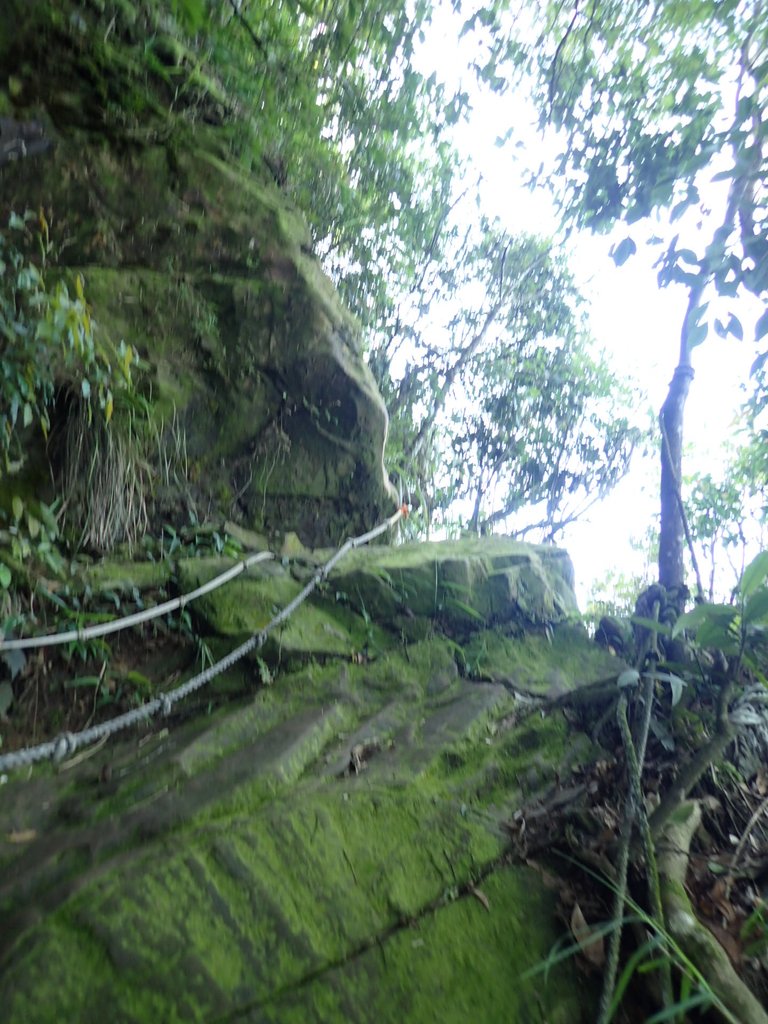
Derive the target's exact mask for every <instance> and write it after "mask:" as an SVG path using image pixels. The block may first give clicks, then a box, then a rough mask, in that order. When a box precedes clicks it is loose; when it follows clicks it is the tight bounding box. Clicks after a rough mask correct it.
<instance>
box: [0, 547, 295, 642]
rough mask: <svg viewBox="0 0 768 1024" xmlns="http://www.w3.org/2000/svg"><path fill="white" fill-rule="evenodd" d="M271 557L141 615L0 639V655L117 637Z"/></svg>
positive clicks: (265, 555) (264, 554)
mask: <svg viewBox="0 0 768 1024" xmlns="http://www.w3.org/2000/svg"><path fill="white" fill-rule="evenodd" d="M274 557H275V556H274V555H273V554H272V553H271V552H270V551H260V552H259V553H258V554H257V555H250V556H249V557H248V558H246V559H244V560H243V561H242V562H238V563H237V565H233V566H232V568H231V569H227V571H226V572H223V573H221V575H219V576H215V577H214V578H213V579H212V580H208V582H207V583H204V584H203V586H202V587H198V588H197V590H193V591H191V592H190V593H189V594H182V595H181V597H174V598H172V599H171V600H170V601H165V602H163V604H158V605H154V606H153V607H152V608H145V609H144V610H143V611H141V612H134V614H133V615H126V616H125V618H122V619H113V620H112V621H111V622H100V623H99V624H98V625H96V626H86V627H84V628H80V627H78V628H77V629H70V630H69V631H68V632H67V633H52V634H50V635H49V636H30V637H26V638H24V639H21V640H4V639H0V654H2V652H3V651H21V650H28V649H29V648H30V647H54V646H55V645H57V644H69V643H72V641H74V640H92V639H93V638H94V637H97V636H107V635H108V634H109V633H117V632H119V631H120V630H121V629H128V627H129V626H138V625H139V623H140V622H149V620H150V619H156V618H158V617H159V616H161V615H165V614H167V613H168V612H172V611H175V610H176V609H177V608H183V607H184V606H185V605H187V604H189V602H190V601H194V600H196V598H198V597H202V596H203V594H209V593H210V592H211V591H212V590H216V588H217V587H221V586H223V584H225V583H229V581H230V580H231V579H234V578H235V576H239V575H240V573H241V572H245V570H246V569H250V567H251V566H252V565H256V563H257V562H265V561H266V560H267V559H270V558H274Z"/></svg>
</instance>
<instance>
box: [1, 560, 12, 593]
mask: <svg viewBox="0 0 768 1024" xmlns="http://www.w3.org/2000/svg"><path fill="white" fill-rule="evenodd" d="M11 579H12V576H11V570H10V569H9V568H8V566H7V565H4V564H3V563H2V562H0V587H3V589H6V588H7V587H10V585H11Z"/></svg>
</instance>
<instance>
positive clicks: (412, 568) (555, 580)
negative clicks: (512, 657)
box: [330, 537, 576, 631]
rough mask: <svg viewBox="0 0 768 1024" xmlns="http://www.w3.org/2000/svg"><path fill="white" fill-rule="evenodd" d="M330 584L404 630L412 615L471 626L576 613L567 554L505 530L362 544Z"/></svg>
mask: <svg viewBox="0 0 768 1024" xmlns="http://www.w3.org/2000/svg"><path fill="white" fill-rule="evenodd" d="M330 583H331V584H332V585H333V587H334V589H335V591H336V593H339V594H343V595H345V597H346V598H347V599H348V600H349V602H350V603H351V604H353V605H356V607H357V608H359V609H364V610H365V612H366V613H367V614H368V615H370V616H371V617H373V618H374V620H375V621H377V622H381V623H387V622H388V623H391V624H392V626H393V628H395V629H397V628H402V629H406V631H410V627H409V623H408V620H409V619H413V618H427V619H440V620H443V621H445V622H446V623H447V624H449V626H452V627H454V628H457V627H458V628H462V629H469V630H472V629H477V628H478V626H479V625H481V624H483V623H485V622H508V621H512V620H519V621H522V622H528V623H530V622H557V621H561V620H562V619H564V618H566V617H568V616H569V615H573V614H574V613H575V612H576V602H575V599H574V596H573V589H572V587H573V567H572V565H571V562H570V559H569V558H568V556H567V554H566V553H565V552H564V551H561V550H560V549H558V548H555V547H551V546H545V545H531V544H523V543H521V542H519V541H515V540H510V539H507V538H504V537H490V538H487V539H484V540H482V541H481V540H478V539H475V540H471V539H467V540H461V541H437V542H432V543H421V544H402V545H398V546H395V547H390V548H386V549H381V548H377V547H376V548H362V549H359V550H357V551H353V552H351V553H350V555H348V556H347V557H346V558H345V559H344V560H343V562H341V563H340V564H339V565H338V566H337V567H336V568H335V569H334V571H333V572H332V574H331V577H330Z"/></svg>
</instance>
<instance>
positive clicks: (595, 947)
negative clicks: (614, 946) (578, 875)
mask: <svg viewBox="0 0 768 1024" xmlns="http://www.w3.org/2000/svg"><path fill="white" fill-rule="evenodd" d="M571 931H572V932H573V937H574V939H576V941H577V942H578V944H579V949H580V950H581V952H582V953H583V955H584V956H585V957H586V959H587V960H589V962H590V963H591V964H594V965H595V967H602V966H603V964H604V963H605V943H604V942H603V936H602V935H598V936H597V937H595V935H594V932H593V931H592V929H591V928H590V927H589V925H588V924H587V921H586V918H585V917H584V914H583V913H582V911H581V907H580V906H579V904H578V903H574V905H573V912H572V913H571Z"/></svg>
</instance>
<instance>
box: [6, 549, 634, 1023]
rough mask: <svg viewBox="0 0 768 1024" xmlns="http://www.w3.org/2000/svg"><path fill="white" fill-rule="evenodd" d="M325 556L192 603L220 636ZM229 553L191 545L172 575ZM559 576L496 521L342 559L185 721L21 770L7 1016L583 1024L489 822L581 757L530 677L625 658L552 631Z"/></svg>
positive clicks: (551, 935)
mask: <svg viewBox="0 0 768 1024" xmlns="http://www.w3.org/2000/svg"><path fill="white" fill-rule="evenodd" d="M327 557H328V556H327V555H326V554H324V553H319V552H314V553H313V552H310V551H304V550H299V551H298V553H297V555H296V557H295V558H288V557H286V558H283V559H280V560H274V561H270V562H266V563H261V564H259V565H256V566H254V567H252V568H251V569H250V570H248V571H247V572H245V573H243V574H241V575H240V576H238V577H237V578H235V579H234V580H233V581H231V582H230V583H229V584H227V585H225V586H224V587H222V588H220V589H218V590H216V591H214V592H212V593H211V594H210V595H206V596H204V597H203V598H201V599H200V600H199V601H198V602H195V605H194V606H192V607H193V614H194V616H195V622H196V623H197V626H198V629H199V630H200V631H201V634H202V635H203V636H204V637H206V638H207V642H209V643H210V645H211V646H212V647H213V648H214V649H215V650H216V651H217V652H220V653H224V651H225V650H227V649H229V648H231V647H232V646H234V645H236V644H238V643H240V642H241V641H242V639H243V638H244V637H245V636H250V635H252V634H253V633H255V632H258V631H259V630H260V629H262V628H263V627H264V625H265V624H266V622H267V621H268V620H269V619H270V618H271V617H272V616H273V615H274V614H275V613H276V612H277V611H279V610H280V609H282V608H284V607H285V606H286V605H287V604H288V603H289V602H290V601H292V600H293V599H294V597H295V596H296V595H297V594H298V593H299V592H300V591H301V589H302V587H304V586H305V584H306V583H307V581H308V580H309V579H311V578H312V577H313V575H314V574H315V573H316V572H317V569H318V567H319V566H320V565H322V564H323V562H324V560H325V559H326V558H327ZM230 564H231V563H230V562H228V561H227V560H226V559H187V560H182V562H181V563H180V564H179V565H178V566H176V567H175V575H174V579H173V582H174V584H175V586H177V587H178V589H179V590H180V591H182V592H188V591H189V590H192V589H194V588H195V587H197V586H199V585H200V584H202V583H204V582H206V581H207V580H209V579H211V578H213V577H214V576H216V575H218V574H219V573H221V572H222V571H223V570H224V569H225V568H227V567H228V566H229V565H230ZM105 571H106V570H105ZM109 571H110V572H111V571H113V570H109ZM126 572H127V574H128V575H130V570H124V569H123V567H121V570H120V573H119V574H118V575H123V574H125V573H126ZM569 574H570V567H569V563H568V561H567V558H566V557H565V556H564V555H563V554H562V553H560V552H557V551H556V549H553V548H530V547H527V546H525V545H519V544H515V543H514V542H510V541H505V540H503V539H502V540H499V541H493V542H485V541H482V542H480V541H468V542H467V541H463V542H452V543H443V544H429V545H423V546H418V545H404V546H402V547H400V548H384V547H378V548H372V549H370V550H367V551H365V552H361V551H358V552H354V553H352V554H351V555H350V556H349V561H348V562H342V563H341V564H340V566H339V568H338V571H336V572H334V573H333V574H332V575H331V577H330V579H329V580H328V581H327V582H323V583H321V585H320V586H319V587H318V588H316V590H315V591H314V592H313V593H312V594H311V595H310V597H309V598H308V599H307V601H306V602H305V603H304V604H302V605H301V606H300V607H299V608H297V609H296V611H295V613H294V614H293V615H292V616H291V618H290V619H289V620H288V622H287V623H286V624H285V626H284V628H282V629H281V630H280V631H277V635H276V636H275V637H274V642H273V644H272V646H271V647H265V648H263V649H262V650H261V653H260V655H259V657H260V658H262V659H263V661H264V664H263V665H262V666H258V665H255V664H253V663H251V664H250V667H248V664H247V663H246V662H243V663H241V664H240V665H236V666H234V667H233V668H231V669H230V670H229V671H228V672H227V674H226V681H227V686H226V690H216V689H214V690H213V691H210V690H209V691H208V694H209V697H211V698H212V699H211V703H210V706H209V710H210V715H209V716H208V715H206V714H202V715H201V714H200V711H201V710H202V711H205V708H206V703H205V701H206V697H205V691H203V692H202V694H201V695H199V696H198V697H197V698H196V700H197V708H198V709H199V710H198V713H197V714H196V715H193V716H192V717H190V719H189V720H188V721H177V720H174V719H173V718H172V719H171V720H170V721H169V722H168V723H167V725H166V724H164V723H162V722H159V723H158V724H157V730H156V731H155V732H152V731H150V730H144V734H143V735H138V736H129V737H127V738H126V739H123V740H119V741H117V742H115V743H113V744H110V745H109V746H108V747H107V748H104V749H103V750H100V751H98V752H96V753H95V754H94V755H93V757H92V759H91V758H90V757H86V759H85V760H83V761H76V762H74V763H73V764H72V766H70V767H68V768H67V769H66V771H64V772H63V773H62V774H60V775H56V774H53V773H46V772H45V770H40V769H38V770H37V772H36V774H35V777H34V778H33V779H32V781H31V783H30V784H27V783H25V781H24V780H22V779H19V778H12V779H10V780H9V781H8V782H7V783H6V786H7V787H8V788H7V789H6V788H4V789H3V790H0V795H2V796H3V797H5V799H4V800H2V801H0V864H2V868H3V870H2V876H1V877H0V985H2V987H3V991H4V992H8V993H9V1000H8V1003H7V1014H6V1019H7V1020H8V1021H9V1022H12V1024H21V1022H23V1024H36V1022H38V1021H40V1022H46V1021H49V1020H50V1021H54V1020H55V1021H58V1020H59V1019H62V1017H64V1016H67V1015H68V1016H69V1017H70V1018H72V1019H77V1020H82V1021H91V1020H93V1021H101V1020H102V1019H104V1017H105V1015H109V1012H110V1008H114V1007H115V1006H118V1007H119V1009H120V1019H121V1020H124V1021H126V1022H136V1024H144V1022H149V1021H152V1022H154V1021H157V1020H169V1021H173V1020H179V1021H182V1020H183V1021H201V1022H206V1024H208V1022H211V1024H212V1022H213V1021H216V1020H222V1019H242V1020H249V1021H251V1020H252V1021H273V1020H274V1021H278V1020H280V1021H282V1020H287V1021H290V1020H294V1019H295V1020H297V1021H299V1020H323V1021H328V1022H330V1024H333V1022H334V1021H338V1022H340V1024H341V1022H342V1021H347V1020H359V1021H362V1022H364V1024H365V1022H368V1021H370V1022H371V1024H373V1022H374V1021H379V1020H392V1021H395V1020H401V1019H407V1020H409V1021H414V1022H416V1024H418V1022H419V1021H425V1022H426V1021H432V1020H434V1015H435V1012H439V1016H440V1019H444V1020H448V1021H452V1020H456V1021H457V1022H459V1021H464V1020H467V1019H472V1020H479V1021H485V1020H489V1021H490V1020H496V1019H499V1016H498V1015H499V1013H500V1007H505V1008H506V1011H505V1013H506V1015H505V1017H504V1019H507V1016H508V1015H509V1014H512V1019H515V1020H521V1021H532V1022H544V1021H550V1022H551V1021H558V1022H559V1021H563V1022H565V1021H576V1022H580V1021H584V1024H586V1022H587V1021H591V1020H593V1019H594V1004H593V1002H592V1000H591V993H587V994H586V996H585V993H584V991H583V990H582V987H581V984H582V983H581V981H580V980H576V979H575V976H574V974H573V973H572V969H571V967H570V966H569V965H567V964H565V965H560V966H558V967H557V968H555V969H553V970H552V971H551V972H550V981H549V983H548V984H547V985H546V986H544V985H543V983H541V982H540V980H537V979H536V978H530V977H521V973H522V972H523V971H524V970H525V969H527V968H529V967H533V966H535V965H536V964H537V963H541V962H543V961H544V960H545V958H546V956H547V954H548V952H549V950H550V949H551V947H552V945H553V944H554V943H555V942H556V941H557V938H558V936H559V934H560V929H561V926H560V925H559V924H558V922H557V920H556V919H555V917H554V915H553V895H552V894H551V893H549V892H547V891H546V889H545V888H544V886H543V885H542V883H541V882H540V880H539V879H538V877H537V876H536V875H534V874H532V873H531V872H530V871H529V870H528V869H525V868H514V869H513V868H510V867H505V866H504V864H505V859H504V850H505V831H504V828H503V824H504V822H506V821H508V820H510V818H511V817H512V816H513V815H514V813H515V811H516V810H517V809H518V808H520V806H521V805H522V804H523V803H524V802H525V801H529V800H532V799H546V798H547V796H548V795H551V793H552V792H554V790H555V789H556V788H557V787H558V786H560V785H562V780H563V779H565V778H567V777H568V776H569V774H570V773H571V772H572V771H574V770H577V769H580V768H581V767H582V766H583V765H585V764H588V763H589V761H590V759H594V758H595V757H597V756H598V752H597V751H596V750H595V749H594V746H593V744H592V741H591V739H590V738H589V737H588V736H584V735H581V734H580V733H578V732H574V731H573V727H572V726H571V725H570V724H569V722H568V720H567V718H566V716H565V715H563V714H562V712H561V711H559V710H557V709H556V708H553V709H552V710H551V711H548V710H547V705H546V703H544V704H542V705H541V707H537V708H536V710H535V711H531V709H530V707H529V704H530V698H529V697H528V696H527V695H537V694H538V695H541V696H542V697H544V698H546V697H547V696H554V695H558V694H560V693H562V692H566V691H569V690H571V689H573V688H575V687H578V686H580V685H585V684H588V683H592V682H594V681H595V680H596V679H599V678H602V677H603V676H605V677H611V676H614V677H615V676H616V675H618V672H619V671H620V670H621V663H620V662H618V661H617V660H616V659H615V658H613V657H611V656H610V655H607V654H606V653H605V652H604V651H602V650H601V649H600V648H598V647H596V646H595V645H594V644H593V643H592V642H591V641H590V640H589V639H588V637H587V635H586V632H585V631H584V629H583V628H582V627H580V626H579V625H577V624H575V623H572V622H569V621H568V617H569V616H570V608H571V607H572V604H573V599H572V594H571V592H570V590H569V580H570V575H569ZM435 581H436V582H435ZM537 588H538V589H537ZM459 592H460V593H461V595H462V596H461V599H460V600H461V604H462V607H461V608H460V609H459V612H460V613H459V612H457V613H456V614H450V613H449V612H448V611H447V610H446V607H445V603H446V602H447V601H448V600H449V599H450V598H452V597H453V596H454V595H455V594H457V593H459ZM436 595H437V596H436ZM406 596H407V598H408V601H409V608H410V614H408V613H407V612H406V611H405V598H406ZM529 598H530V600H529ZM526 601H528V603H527V604H526V603H525V602H526ZM441 602H443V603H444V604H443V608H442V609H441V608H440V604H441ZM406 622H411V623H417V624H419V629H418V631H413V632H409V630H408V629H406V628H405V627H404V625H403V624H404V623H406ZM415 635H418V637H419V639H418V640H415V639H414V636H415ZM267 663H268V664H267ZM243 665H245V666H246V667H245V668H244V667H243ZM264 669H266V670H267V671H266V672H265V671H263V670H264ZM259 679H261V681H262V684H263V682H264V681H265V680H266V681H268V682H270V685H268V686H265V685H260V684H259ZM225 692H226V700H227V701H229V702H230V703H229V705H223V706H221V707H218V708H217V707H216V700H215V699H213V698H214V697H215V695H216V694H217V693H218V694H219V698H218V699H220V700H221V699H223V697H222V695H223V694H224V693H225ZM521 695H524V696H526V700H527V701H528V703H526V700H523V699H521ZM25 785H29V788H28V789H26V790H25V789H24V786H25ZM14 836H16V837H18V836H21V837H23V842H15V841H13V837H14ZM480 889H481V890H482V898H480V897H479V896H477V895H473V893H477V892H478V891H480Z"/></svg>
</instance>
